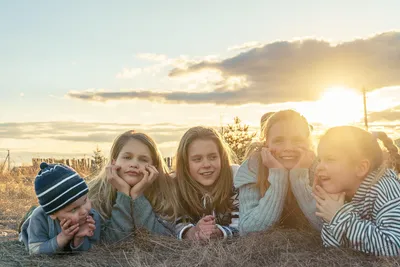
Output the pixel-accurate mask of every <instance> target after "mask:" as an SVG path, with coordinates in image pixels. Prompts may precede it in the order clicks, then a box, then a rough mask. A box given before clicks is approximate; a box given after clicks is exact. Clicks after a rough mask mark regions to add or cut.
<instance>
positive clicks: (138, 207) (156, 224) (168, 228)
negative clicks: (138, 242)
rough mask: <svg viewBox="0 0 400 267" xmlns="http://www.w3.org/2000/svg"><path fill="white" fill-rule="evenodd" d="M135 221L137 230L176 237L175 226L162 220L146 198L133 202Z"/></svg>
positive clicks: (142, 197) (139, 198) (141, 197)
mask: <svg viewBox="0 0 400 267" xmlns="http://www.w3.org/2000/svg"><path fill="white" fill-rule="evenodd" d="M133 221H134V223H135V226H136V227H137V228H145V229H147V230H148V231H150V232H152V233H156V234H160V235H174V233H175V230H174V225H173V223H169V222H167V221H166V220H163V219H162V218H160V217H159V216H158V215H157V214H156V213H155V212H154V211H153V207H152V206H151V204H150V202H149V201H148V200H147V198H146V197H145V196H143V195H142V196H140V197H138V198H136V199H135V200H133Z"/></svg>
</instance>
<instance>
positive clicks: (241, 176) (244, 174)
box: [234, 159, 257, 188]
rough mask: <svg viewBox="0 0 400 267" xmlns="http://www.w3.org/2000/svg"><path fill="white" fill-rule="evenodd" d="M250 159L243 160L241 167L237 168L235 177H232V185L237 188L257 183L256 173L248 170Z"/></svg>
mask: <svg viewBox="0 0 400 267" xmlns="http://www.w3.org/2000/svg"><path fill="white" fill-rule="evenodd" d="M250 160H251V159H247V160H245V161H244V162H243V163H242V165H240V166H239V167H238V170H237V172H236V175H235V176H234V185H235V187H236V188H239V187H241V186H243V185H245V184H249V183H255V182H256V181H257V173H256V172H253V171H252V170H250V168H249V162H250Z"/></svg>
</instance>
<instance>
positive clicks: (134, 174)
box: [125, 171, 140, 176]
mask: <svg viewBox="0 0 400 267" xmlns="http://www.w3.org/2000/svg"><path fill="white" fill-rule="evenodd" d="M125 174H127V175H129V176H140V172H138V171H128V172H125Z"/></svg>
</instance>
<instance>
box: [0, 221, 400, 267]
mask: <svg viewBox="0 0 400 267" xmlns="http://www.w3.org/2000/svg"><path fill="white" fill-rule="evenodd" d="M211 265H212V266H246V267H247V266H360V267H361V266H400V258H378V257H373V256H366V255H363V254H361V253H357V252H354V251H350V250H343V249H325V248H323V247H322V245H321V240H320V238H319V234H318V233H316V232H298V231H294V230H283V229H276V230H274V231H270V232H262V233H257V234H253V235H250V236H247V237H240V238H236V239H233V240H229V241H225V242H224V241H215V242H210V243H207V244H200V243H190V242H188V241H178V240H175V239H173V238H169V237H158V236H151V235H148V234H146V233H137V234H136V235H135V236H134V237H132V238H130V239H129V240H126V241H124V242H120V243H117V244H113V245H104V244H99V245H97V246H96V247H95V248H93V249H92V250H91V251H89V252H85V253H75V254H64V255H56V256H29V255H28V253H27V252H26V251H25V248H24V247H23V245H22V244H20V243H19V242H18V241H7V242H1V243H0V266H87V267H88V266H138V267H140V266H211Z"/></svg>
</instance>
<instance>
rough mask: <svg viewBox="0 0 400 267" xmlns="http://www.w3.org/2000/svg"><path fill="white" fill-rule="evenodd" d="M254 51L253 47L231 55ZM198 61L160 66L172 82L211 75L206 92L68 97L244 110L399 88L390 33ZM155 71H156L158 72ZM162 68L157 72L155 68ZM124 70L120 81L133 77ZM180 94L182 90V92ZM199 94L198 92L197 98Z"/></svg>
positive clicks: (399, 59)
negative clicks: (346, 90) (338, 91)
mask: <svg viewBox="0 0 400 267" xmlns="http://www.w3.org/2000/svg"><path fill="white" fill-rule="evenodd" d="M252 45H254V46H258V44H257V43H255V42H251V43H249V44H244V45H242V46H240V47H237V48H235V49H243V48H246V47H251V46H252ZM141 57H142V58H146V59H152V60H153V59H154V60H162V59H164V56H163V55H161V56H160V55H155V54H141ZM217 58H218V57H213V58H212V59H210V58H208V59H207V58H206V59H204V58H203V59H202V60H200V61H199V60H195V59H188V58H185V57H181V58H178V59H168V58H167V59H165V60H164V61H162V62H161V63H159V65H160V64H161V65H162V67H165V66H169V67H170V66H175V68H173V69H171V70H170V71H169V75H168V76H169V77H170V78H174V79H179V78H182V79H184V78H185V77H187V76H190V75H194V74H196V73H199V72H204V71H206V72H207V71H210V73H213V72H214V73H219V76H220V77H219V78H218V79H211V80H207V79H206V81H207V82H208V84H207V86H204V88H206V90H207V91H204V90H201V88H197V89H199V90H197V91H195V92H182V91H181V89H180V91H178V90H175V91H174V90H169V91H166V92H159V91H160V89H163V88H158V90H157V92H154V91H153V90H143V89H141V90H136V89H133V90H129V91H123V92H112V91H108V92H98V91H97V92H96V91H95V92H90V93H88V92H86V91H83V92H70V93H69V94H68V95H69V96H70V97H72V98H78V99H82V100H90V101H103V102H104V101H107V100H127V99H145V100H149V101H156V102H164V103H189V104H203V103H207V104H208V103H214V104H217V105H218V104H222V105H243V104H248V103H260V104H272V103H284V102H297V101H314V100H317V99H318V98H319V97H320V95H321V93H322V92H323V91H324V90H326V89H327V88H329V87H332V86H346V87H350V88H356V89H360V88H361V87H363V86H365V88H366V89H367V90H368V91H373V90H374V89H377V88H382V87H386V86H394V85H400V75H399V73H400V32H398V31H392V32H385V33H381V34H377V35H374V36H372V37H368V38H365V39H355V40H352V41H348V42H343V43H335V44H332V43H329V42H328V41H324V40H319V39H303V40H298V39H297V40H293V41H276V42H272V43H268V44H264V45H263V46H261V47H256V48H252V49H250V50H248V51H245V52H242V53H239V54H237V55H235V56H233V57H231V58H227V59H224V60H218V59H217ZM159 65H157V64H156V65H155V66H159ZM159 67H160V66H159ZM136 72H137V70H133V71H132V70H127V71H126V72H125V75H124V72H122V73H121V77H122V76H132V74H135V73H136ZM180 88H182V87H180ZM199 91H201V92H199Z"/></svg>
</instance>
